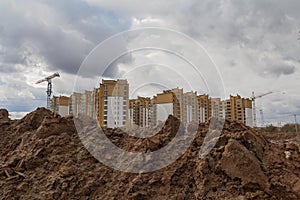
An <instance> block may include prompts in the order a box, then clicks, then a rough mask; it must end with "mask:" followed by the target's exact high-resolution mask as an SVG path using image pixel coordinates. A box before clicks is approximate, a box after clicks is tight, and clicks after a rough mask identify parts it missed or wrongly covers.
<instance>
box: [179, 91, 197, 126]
mask: <svg viewBox="0 0 300 200" xmlns="http://www.w3.org/2000/svg"><path fill="white" fill-rule="evenodd" d="M198 119H199V117H198V100H197V92H193V91H191V92H186V93H184V94H183V122H184V123H191V122H198Z"/></svg>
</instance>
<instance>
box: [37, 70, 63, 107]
mask: <svg viewBox="0 0 300 200" xmlns="http://www.w3.org/2000/svg"><path fill="white" fill-rule="evenodd" d="M55 77H60V75H59V73H54V74H52V75H51V76H47V77H46V78H43V79H41V80H39V81H37V82H36V84H40V83H42V82H48V85H47V91H46V93H47V109H50V101H51V94H52V81H51V80H52V79H53V78H55Z"/></svg>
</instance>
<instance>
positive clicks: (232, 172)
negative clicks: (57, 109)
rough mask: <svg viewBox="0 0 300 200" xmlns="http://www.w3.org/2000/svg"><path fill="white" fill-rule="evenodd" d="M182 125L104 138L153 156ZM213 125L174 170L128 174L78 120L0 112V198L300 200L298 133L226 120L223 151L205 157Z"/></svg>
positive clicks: (219, 146)
mask: <svg viewBox="0 0 300 200" xmlns="http://www.w3.org/2000/svg"><path fill="white" fill-rule="evenodd" d="M179 124H180V122H179V120H178V119H176V118H174V117H172V116H169V118H168V120H167V121H166V123H165V124H164V126H163V127H162V128H161V129H160V130H157V134H156V135H155V136H152V137H150V138H144V139H143V138H134V137H132V136H128V134H126V133H125V132H123V131H122V130H120V129H107V130H105V134H106V136H107V137H108V138H109V139H110V140H111V141H112V142H113V143H114V144H115V145H117V146H119V147H121V148H123V149H126V150H128V151H133V152H148V151H155V150H157V149H159V148H161V147H163V146H165V145H167V144H168V143H169V142H170V141H171V140H172V138H173V137H174V134H175V133H176V132H177V131H178V129H179ZM208 127H209V122H206V123H201V124H200V125H199V126H198V125H197V126H194V127H193V126H191V127H189V128H188V130H190V129H194V130H196V131H197V134H196V137H195V139H194V140H193V142H192V144H191V145H190V147H189V148H188V149H187V151H185V153H184V154H183V155H182V156H181V157H180V158H179V159H177V160H176V161H175V162H174V163H172V164H170V165H169V166H167V167H165V168H162V169H159V170H157V171H154V172H150V173H126V172H122V171H117V170H114V169H112V168H110V167H107V166H105V165H104V164H102V163H101V162H99V161H98V160H97V159H95V158H94V157H93V156H92V155H91V154H90V153H89V152H88V151H87V150H86V148H85V147H84V145H83V143H82V140H80V138H79V136H78V134H77V131H76V129H75V126H74V120H73V118H72V117H71V116H68V117H60V116H58V115H56V116H54V115H53V113H52V112H50V111H49V110H46V109H44V108H38V109H37V110H35V111H33V112H32V113H30V114H28V115H26V116H25V117H24V118H23V119H20V120H10V119H9V118H8V112H7V111H6V110H1V111H0V138H1V139H0V155H1V160H0V199H240V200H242V199H274V200H275V199H276V200H277V199H300V178H299V177H300V152H299V146H300V139H299V137H300V136H299V133H274V134H273V133H272V134H270V133H258V132H256V131H255V130H254V129H252V128H250V127H247V126H245V125H244V124H241V123H239V122H235V121H225V124H224V127H223V129H222V134H221V136H220V138H218V141H217V143H216V145H215V146H214V147H213V149H212V150H211V151H210V153H209V154H208V155H207V156H206V157H205V158H203V159H199V156H198V152H199V150H200V148H201V145H202V143H203V140H204V138H205V136H206V134H207V131H208ZM156 128H157V127H156ZM87 134H89V133H87ZM213 141H214V137H212V138H211V140H209V141H208V142H213Z"/></svg>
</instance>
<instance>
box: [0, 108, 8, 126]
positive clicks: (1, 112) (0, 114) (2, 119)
mask: <svg viewBox="0 0 300 200" xmlns="http://www.w3.org/2000/svg"><path fill="white" fill-rule="evenodd" d="M9 121H10V119H9V117H8V111H7V110H6V109H0V124H3V123H7V122H9Z"/></svg>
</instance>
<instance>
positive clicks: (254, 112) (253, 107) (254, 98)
mask: <svg viewBox="0 0 300 200" xmlns="http://www.w3.org/2000/svg"><path fill="white" fill-rule="evenodd" d="M272 93H273V92H267V93H264V94H261V95H258V96H255V95H254V92H252V97H251V98H250V99H251V100H252V115H253V126H254V127H256V108H255V100H256V99H259V98H262V97H264V96H266V95H269V94H272Z"/></svg>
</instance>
